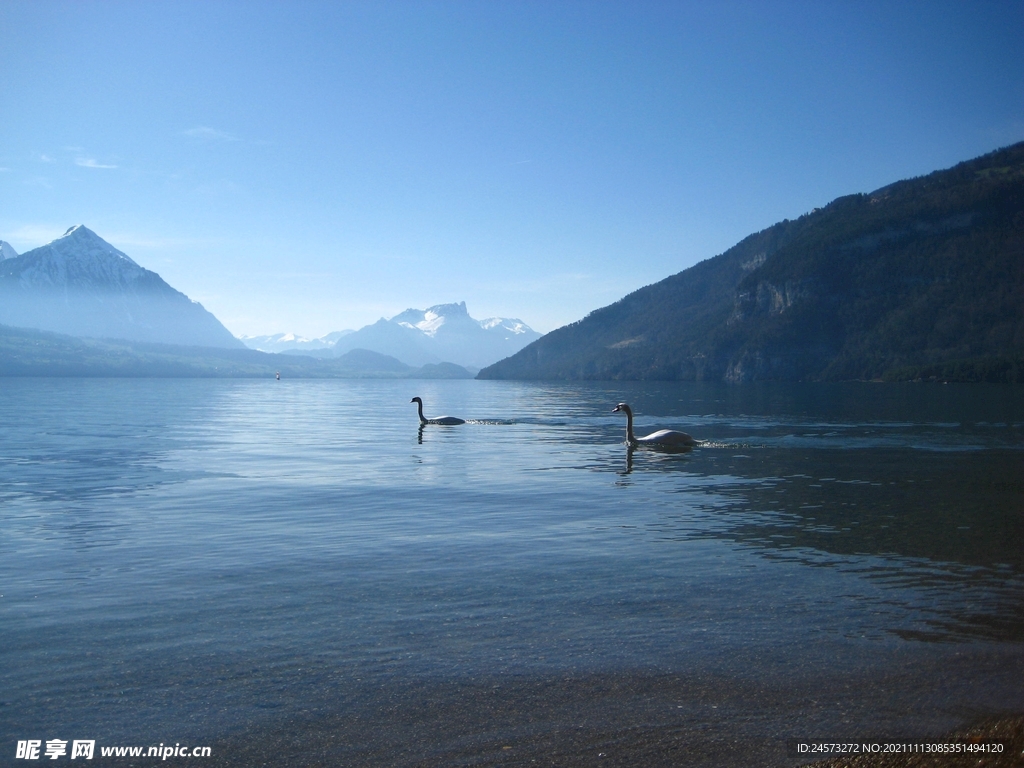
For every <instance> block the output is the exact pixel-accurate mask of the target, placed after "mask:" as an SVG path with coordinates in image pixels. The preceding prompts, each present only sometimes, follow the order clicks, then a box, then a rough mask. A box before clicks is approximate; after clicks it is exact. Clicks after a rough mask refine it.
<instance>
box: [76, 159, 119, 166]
mask: <svg viewBox="0 0 1024 768" xmlns="http://www.w3.org/2000/svg"><path fill="white" fill-rule="evenodd" d="M75 165H80V166H82V167H83V168H117V166H116V165H106V164H104V163H100V162H97V161H96V160H94V159H93V158H91V157H76V158H75Z"/></svg>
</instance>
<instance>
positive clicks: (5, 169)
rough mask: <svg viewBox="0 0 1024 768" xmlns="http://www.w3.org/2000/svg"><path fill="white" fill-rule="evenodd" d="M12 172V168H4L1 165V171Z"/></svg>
mask: <svg viewBox="0 0 1024 768" xmlns="http://www.w3.org/2000/svg"><path fill="white" fill-rule="evenodd" d="M10 172H11V169H10V168H3V167H0V173H10Z"/></svg>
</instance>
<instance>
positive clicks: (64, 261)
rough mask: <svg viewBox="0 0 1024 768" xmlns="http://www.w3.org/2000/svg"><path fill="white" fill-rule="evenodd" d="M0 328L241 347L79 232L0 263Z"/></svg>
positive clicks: (153, 278) (154, 279) (152, 275)
mask: <svg viewBox="0 0 1024 768" xmlns="http://www.w3.org/2000/svg"><path fill="white" fill-rule="evenodd" d="M0 323H2V324H5V325H10V326H15V327H26V328H38V329H40V330H45V331H52V332H55V333H65V334H68V335H71V336H79V337H95V338H116V339H129V340H135V341H150V342H164V343H177V344H186V345H190V344H191V345H199V346H211V347H227V348H241V347H244V345H243V344H242V342H240V341H239V340H238V339H236V338H235V337H234V336H233V335H232V334H231V332H230V331H228V329H227V328H225V327H224V326H223V325H222V324H221V323H220V321H219V320H217V318H216V317H214V316H213V314H211V313H210V312H208V311H207V310H206V309H204V308H203V306H202V305H201V304H199V303H198V302H196V301H192V300H191V299H189V298H188V296H186V295H185V294H183V293H181V292H180V291H177V290H175V289H174V288H172V287H171V286H170V285H168V284H167V283H166V282H165V281H164V280H163V279H162V278H161V277H160V275H158V274H157V273H156V272H152V271H150V270H148V269H145V268H144V267H142V266H140V265H139V264H137V263H136V262H135V261H133V260H132V259H131V258H130V257H129V256H128V255H127V254H125V253H123V252H121V251H119V250H118V249H116V248H114V246H112V245H110V243H108V242H106V241H105V240H104V239H103V238H101V237H100V236H99V235H97V234H96V233H95V232H93V231H92V230H90V229H88V228H87V227H85V226H84V225H81V224H79V225H76V226H73V227H71V228H69V229H68V230H67V231H66V232H65V233H64V234H63V235H61V236H60V237H58V238H57V239H55V240H53V241H52V242H50V243H47V244H46V245H43V246H40V247H39V248H34V249H32V250H30V251H26V252H25V253H23V254H21V255H19V256H15V257H12V258H6V259H4V260H2V261H0Z"/></svg>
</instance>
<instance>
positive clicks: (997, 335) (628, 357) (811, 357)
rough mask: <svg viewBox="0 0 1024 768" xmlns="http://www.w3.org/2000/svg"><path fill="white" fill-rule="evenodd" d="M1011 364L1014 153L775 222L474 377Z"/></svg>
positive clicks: (1017, 356)
mask: <svg viewBox="0 0 1024 768" xmlns="http://www.w3.org/2000/svg"><path fill="white" fill-rule="evenodd" d="M1021 360H1024V143H1020V144H1016V145H1013V146H1011V147H1007V148H1005V149H1002V150H998V151H996V152H992V153H990V154H988V155H985V156H983V157H980V158H977V159H975V160H971V161H968V162H964V163H961V164H959V165H957V166H955V167H954V168H951V169H948V170H944V171H936V172H935V173H932V174H929V175H928V176H924V177H920V178H915V179H910V180H906V181H900V182H897V183H895V184H892V185H890V186H887V187H883V188H882V189H879V190H877V191H875V192H872V193H871V194H855V195H849V196H847V197H841V198H838V199H837V200H834V201H833V202H832V203H830V204H829V205H827V206H825V207H824V208H821V209H816V210H814V211H813V212H811V213H809V214H805V215H803V216H801V217H800V218H799V219H797V220H795V221H789V220H786V221H782V222H780V223H778V224H776V225H774V226H772V227H769V228H768V229H766V230H764V231H762V232H759V233H757V234H754V235H750V236H749V237H747V238H746V239H744V240H743V241H742V242H740V243H739V244H737V245H736V246H734V247H732V248H730V249H729V250H728V251H726V252H725V253H723V254H721V255H719V256H716V257H714V258H712V259H708V260H707V261H703V262H701V263H699V264H697V265H696V266H694V267H691V268H690V269H687V270H684V271H683V272H680V273H678V274H676V275H673V276H671V277H669V278H666V279H665V280H662V281H661V282H658V283H655V284H653V285H649V286H647V287H645V288H641V289H640V290H638V291H635V292H634V293H631V294H629V295H628V296H626V297H625V298H623V299H621V300H620V301H618V302H616V303H615V304H612V305H610V306H607V307H604V308H602V309H598V310H595V311H594V312H592V313H590V314H589V315H588V316H587V317H586V318H584V319H583V320H581V321H579V322H576V323H573V324H571V325H568V326H565V327H563V328H559V329H558V330H556V331H553V332H551V333H549V334H547V335H546V336H544V337H543V338H541V339H539V340H538V341H535V342H534V343H532V344H530V345H529V346H527V347H526V348H524V349H523V350H521V351H520V352H518V353H517V354H515V355H513V356H512V357H510V358H508V359H506V360H502V361H500V362H499V363H497V364H495V365H492V366H490V367H489V368H485V369H484V370H482V371H481V372H480V374H479V377H480V378H485V379H633V380H637V379H664V380H677V379H678V380H725V381H732V382H740V381H756V380H768V379H777V380H842V379H875V378H887V379H903V378H916V377H919V376H927V375H928V374H929V373H930V374H931V375H932V376H936V377H939V378H943V377H947V376H952V377H954V378H958V379H960V380H972V379H985V380H1007V378H1006V377H1008V376H1010V377H1012V376H1013V375H1015V374H1012V373H1009V372H1010V371H1013V370H1016V368H1015V366H1017V365H1018V364H1019V363H1020V361H1021ZM1000 372H1002V373H1000Z"/></svg>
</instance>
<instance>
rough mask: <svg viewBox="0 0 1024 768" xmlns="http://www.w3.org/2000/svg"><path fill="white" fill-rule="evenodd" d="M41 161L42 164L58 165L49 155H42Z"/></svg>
mask: <svg viewBox="0 0 1024 768" xmlns="http://www.w3.org/2000/svg"><path fill="white" fill-rule="evenodd" d="M39 161H40V162H42V163H56V162H57V161H56V160H54V159H53V158H52V157H50V156H49V155H42V154H41V155H39Z"/></svg>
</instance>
